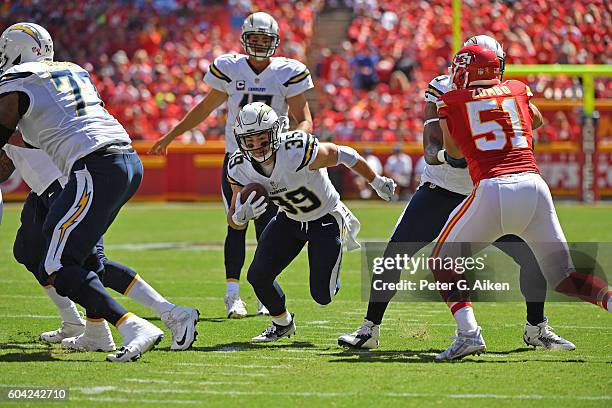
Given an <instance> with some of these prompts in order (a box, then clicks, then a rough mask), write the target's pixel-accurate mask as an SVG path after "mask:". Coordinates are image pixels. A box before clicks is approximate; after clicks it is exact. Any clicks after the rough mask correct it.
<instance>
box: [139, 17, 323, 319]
mask: <svg viewBox="0 0 612 408" xmlns="http://www.w3.org/2000/svg"><path fill="white" fill-rule="evenodd" d="M279 32H280V30H279V26H278V23H277V22H276V20H274V18H272V16H270V15H269V14H267V13H263V12H258V13H253V14H251V15H250V16H248V17H247V18H246V19H245V20H244V23H243V25H242V33H241V36H240V41H241V43H242V46H243V48H244V52H245V54H224V55H221V56H219V57H218V58H216V59H215V60H214V62H213V63H212V64H211V65H210V67H209V69H208V72H207V73H206V75H205V76H204V81H205V82H206V83H207V84H208V85H209V86H210V87H211V88H212V89H211V90H210V92H209V93H208V94H207V95H206V96H205V97H204V99H202V101H201V102H199V103H198V104H197V105H196V106H195V107H194V108H193V109H192V110H191V111H190V112H189V113H188V114H187V115H186V116H185V117H184V118H183V120H181V122H180V123H178V124H177V125H176V126H175V127H174V129H172V130H171V131H170V132H168V134H166V135H165V136H164V137H162V138H161V139H159V140H158V141H157V142H156V143H155V144H154V145H153V147H152V148H151V153H154V154H165V152H166V150H167V148H168V145H169V144H170V143H171V142H172V141H173V140H174V139H175V138H177V137H178V136H179V135H181V134H183V133H184V132H187V131H189V130H191V129H193V128H194V127H196V126H197V125H198V124H200V123H201V122H202V121H204V120H205V119H206V118H207V117H208V115H210V113H211V112H212V111H213V110H215V109H216V108H218V107H219V106H220V105H221V104H222V103H223V102H227V119H226V123H225V160H224V162H223V171H222V172H221V193H222V198H223V203H224V204H225V210H226V211H227V210H228V208H229V202H230V200H231V198H232V189H231V187H230V185H229V183H228V182H227V163H228V161H229V156H230V155H231V154H232V153H234V152H235V151H236V150H237V149H238V146H237V145H236V139H235V138H234V132H233V129H232V127H233V124H234V120H235V119H236V116H237V115H238V112H239V111H240V109H241V108H242V107H243V106H245V105H246V104H248V103H251V102H263V103H265V104H267V105H268V106H271V107H272V109H274V110H275V111H276V114H277V115H279V116H287V115H288V114H289V116H291V117H293V119H294V120H295V122H296V124H297V125H296V127H295V129H297V130H302V131H304V132H311V131H312V116H311V114H310V108H309V107H308V102H307V101H306V97H305V95H304V93H305V92H306V91H307V90H309V89H311V88H313V86H314V85H313V83H312V78H311V76H310V72H309V71H308V68H306V66H305V65H304V64H303V63H301V62H299V61H296V60H294V59H290V58H284V57H273V55H274V53H275V52H276V49H277V47H278V45H279V43H280V37H279ZM275 213H276V207H275V206H274V205H270V206H268V211H267V212H266V213H265V214H263V215H262V216H261V217H258V218H257V219H256V220H255V221H254V223H255V232H256V237H257V238H259V236H260V235H261V233H262V232H263V230H264V228H265V227H266V225H267V224H268V222H269V221H270V219H271V218H272V217H273V216H274V214H275ZM247 226H248V224H247V225H244V226H242V227H241V228H239V229H236V228H234V227H233V226H231V225H230V226H228V229H227V236H226V237H225V245H224V248H225V250H224V258H225V279H226V295H225V305H226V313H227V317H228V318H242V317H244V316H246V314H247V311H246V308H245V304H244V302H242V300H241V299H240V294H239V280H240V272H241V270H242V267H243V265H244V260H245V243H246V228H247ZM257 314H267V310H265V308H263V307H261V304H260V307H259V310H258V312H257Z"/></svg>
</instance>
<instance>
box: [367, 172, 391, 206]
mask: <svg viewBox="0 0 612 408" xmlns="http://www.w3.org/2000/svg"><path fill="white" fill-rule="evenodd" d="M370 185H371V186H372V188H373V189H374V191H376V194H378V196H379V197H380V198H382V199H383V200H385V201H390V200H391V198H393V194H395V187H396V184H395V181H393V180H392V179H390V178H389V177H385V176H379V175H377V176H376V177H374V180H372V182H371V183H370Z"/></svg>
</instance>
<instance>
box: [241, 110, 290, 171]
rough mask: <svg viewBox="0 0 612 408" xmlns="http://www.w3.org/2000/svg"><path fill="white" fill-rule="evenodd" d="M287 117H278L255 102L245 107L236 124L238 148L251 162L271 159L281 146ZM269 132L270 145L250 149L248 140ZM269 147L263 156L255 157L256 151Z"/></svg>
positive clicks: (272, 111)
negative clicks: (281, 137)
mask: <svg viewBox="0 0 612 408" xmlns="http://www.w3.org/2000/svg"><path fill="white" fill-rule="evenodd" d="M285 121H286V118H285V117H280V118H279V117H278V115H277V114H276V112H275V111H274V109H272V108H271V107H269V106H268V105H266V104H265V103H262V102H253V103H249V104H248V105H244V107H243V108H242V109H240V112H238V116H237V117H236V122H234V136H235V137H236V142H237V143H238V148H239V149H240V151H241V152H242V154H243V155H244V157H245V158H246V159H247V160H249V161H253V160H254V161H256V162H259V163H262V162H265V161H266V160H268V159H270V158H271V157H272V155H273V154H274V152H276V151H277V150H278V147H279V145H280V134H281V132H282V130H283V128H284V126H285ZM264 132H268V144H267V145H263V146H257V147H250V146H249V145H248V144H247V141H246V138H247V137H249V136H254V135H258V134H260V133H264ZM267 146H269V147H270V149H269V150H268V151H266V152H265V153H264V154H263V155H261V156H255V155H254V154H253V152H254V151H256V150H259V149H261V148H262V147H267Z"/></svg>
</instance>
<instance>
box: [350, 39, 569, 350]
mask: <svg viewBox="0 0 612 408" xmlns="http://www.w3.org/2000/svg"><path fill="white" fill-rule="evenodd" d="M470 44H480V45H483V46H485V47H487V48H489V49H491V50H493V51H495V53H496V54H497V56H498V58H499V60H500V67H501V69H500V70H501V73H502V75H503V69H504V66H505V53H504V50H503V49H502V47H501V45H500V44H499V43H498V42H497V41H496V40H495V39H494V38H492V37H489V36H486V35H478V36H475V37H471V38H470V39H468V40H467V41H466V42H465V44H464V45H470ZM450 85H451V83H450V77H449V76H448V75H440V76H438V77H436V78H434V79H433V80H432V81H431V82H430V83H429V86H428V88H427V90H426V91H425V102H426V104H425V118H424V130H423V150H424V154H425V161H426V163H427V165H426V166H425V169H424V171H423V174H422V176H421V184H420V186H419V189H418V190H417V192H416V193H415V195H414V196H413V197H412V199H411V201H410V203H408V206H407V207H406V209H405V210H404V212H403V213H402V215H401V216H400V219H399V220H398V222H397V224H396V226H395V228H394V230H393V233H392V235H391V239H390V242H392V243H399V242H402V243H405V244H406V248H407V249H408V255H414V254H415V253H416V252H417V251H419V250H420V249H421V248H423V247H424V246H425V245H426V244H427V243H429V242H432V241H433V240H434V239H435V238H436V237H437V236H438V235H439V233H440V231H441V230H442V227H444V224H445V223H446V220H447V219H448V217H449V215H450V214H451V212H452V211H453V210H454V209H455V208H456V207H457V206H458V205H459V204H461V202H462V201H463V200H464V199H465V197H466V196H468V195H469V194H470V192H471V191H472V188H473V184H472V180H471V178H470V175H469V173H468V171H467V168H466V167H467V163H466V162H465V160H464V159H460V160H457V159H454V158H453V157H450V156H449V155H448V154H447V153H446V151H445V150H444V149H443V148H442V145H443V140H442V139H443V137H442V130H441V129H440V125H439V124H438V110H437V107H436V102H437V101H438V99H439V97H440V96H441V95H443V94H445V93H446V92H447V91H448V90H449V87H450ZM496 244H499V245H496ZM494 245H496V246H498V247H499V248H500V249H501V250H502V251H504V252H506V253H507V254H508V255H509V256H511V257H512V258H513V259H514V260H515V261H516V263H517V264H519V265H520V267H521V275H520V283H521V291H522V292H523V295H524V297H525V299H526V305H527V323H526V324H525V331H524V335H523V341H524V342H525V343H526V344H527V345H530V346H534V347H535V346H542V347H544V348H547V349H556V350H574V349H575V346H574V344H573V343H571V342H570V341H568V340H566V339H564V338H562V337H560V336H558V335H557V334H556V333H555V332H554V331H553V330H552V328H551V327H550V326H549V325H548V319H547V318H546V316H545V315H544V300H545V298H546V280H545V279H544V276H543V275H542V273H541V271H540V268H539V266H538V262H537V261H536V259H535V256H534V255H533V253H532V251H531V249H530V248H529V246H528V245H527V244H525V242H524V241H523V240H521V239H520V238H519V237H517V236H515V235H506V236H504V237H502V238H500V239H499V240H498V241H497V242H496V243H495V244H494ZM389 251H392V249H390V248H389ZM386 255H387V256H388V255H390V254H386ZM391 256H392V255H391ZM381 276H382V279H384V280H385V281H389V282H397V281H399V279H400V271H397V270H396V271H389V273H388V274H383V275H381ZM381 276H377V277H376V279H381ZM394 294H395V291H385V292H383V291H375V290H373V289H372V290H371V293H370V302H369V304H368V311H367V313H366V317H365V320H364V322H363V324H362V325H361V326H360V327H359V328H358V329H357V330H356V331H355V332H353V333H350V334H344V335H342V336H340V338H339V339H338V344H339V345H341V346H346V347H352V348H376V347H378V346H379V338H380V324H381V323H382V319H383V316H384V313H385V311H386V309H387V306H388V305H389V302H390V301H391V298H392V297H393V295H394ZM456 312H459V313H461V310H460V309H458V310H456Z"/></svg>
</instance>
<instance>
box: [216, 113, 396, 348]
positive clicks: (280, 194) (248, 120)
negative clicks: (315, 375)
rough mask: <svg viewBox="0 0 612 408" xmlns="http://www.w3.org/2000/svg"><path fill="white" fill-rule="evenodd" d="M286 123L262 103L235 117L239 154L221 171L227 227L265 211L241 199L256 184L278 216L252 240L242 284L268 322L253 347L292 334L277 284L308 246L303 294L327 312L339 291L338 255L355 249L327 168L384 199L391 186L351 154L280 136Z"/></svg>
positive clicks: (309, 139)
mask: <svg viewBox="0 0 612 408" xmlns="http://www.w3.org/2000/svg"><path fill="white" fill-rule="evenodd" d="M285 124H286V118H279V117H278V116H277V115H276V113H275V111H274V110H273V109H272V108H271V107H269V106H267V105H265V104H263V103H261V102H253V103H250V104H248V105H246V106H245V107H244V108H242V110H241V111H240V112H239V114H238V117H237V118H236V122H235V124H234V134H235V137H236V142H237V144H238V148H239V150H240V151H239V152H236V153H234V154H233V155H232V157H231V159H230V162H229V165H228V180H229V182H230V183H231V184H232V190H233V196H232V200H231V205H230V209H229V212H228V215H227V218H228V223H229V224H230V225H233V226H235V227H236V228H240V227H241V226H243V225H245V224H246V223H247V222H248V221H249V220H251V219H254V218H256V217H258V216H260V215H261V214H263V213H264V212H265V210H266V206H267V202H266V201H265V197H264V196H261V197H257V198H256V192H255V191H253V192H251V193H250V194H249V195H248V197H242V196H241V191H242V188H243V187H244V186H247V185H248V184H251V183H258V184H261V185H262V186H263V187H264V189H265V190H266V192H267V195H268V196H269V199H270V200H271V201H273V202H275V203H276V204H277V205H278V208H279V212H278V214H277V215H276V216H275V217H274V218H273V219H272V221H270V223H269V224H268V226H267V227H266V229H265V231H264V232H263V234H262V236H261V237H260V239H259V243H258V245H257V250H256V252H255V256H254V258H253V263H252V264H251V266H250V267H249V273H248V277H247V278H248V280H249V283H250V284H251V285H252V286H253V288H254V290H255V293H256V294H257V297H258V298H259V300H260V301H261V302H262V303H263V304H264V305H265V306H266V307H267V309H268V310H269V311H270V314H271V315H272V324H271V325H270V326H269V327H268V328H267V329H266V330H265V331H264V332H263V333H262V334H260V335H259V336H256V337H254V338H253V341H254V342H270V341H276V340H278V339H279V338H281V337H285V336H286V337H289V336H291V335H292V334H293V333H294V332H295V324H294V322H293V315H292V314H290V313H289V312H288V311H287V308H286V307H285V297H284V295H283V293H282V290H281V288H280V286H279V285H278V283H277V282H276V280H275V279H276V277H277V276H278V275H279V274H280V273H281V272H282V271H283V270H284V269H285V268H286V267H287V266H288V265H289V264H290V263H291V261H293V259H294V258H295V257H296V256H297V255H298V254H299V253H300V251H301V249H302V248H303V247H304V245H305V244H306V243H308V260H309V265H310V293H311V295H312V297H313V299H314V300H315V301H316V302H317V303H319V304H321V305H326V304H328V303H330V302H331V301H332V299H333V298H334V296H335V294H336V292H337V291H338V289H339V287H340V286H339V272H340V264H341V260H342V248H343V245H344V244H346V246H347V249H354V248H357V247H358V244H357V242H356V240H355V238H356V235H357V233H358V231H359V227H360V226H359V222H358V221H357V219H356V218H355V216H353V214H352V213H351V212H350V211H349V209H348V208H347V207H346V206H345V205H344V204H343V203H342V202H341V201H340V197H339V195H338V192H337V191H336V190H335V189H334V187H333V186H332V184H331V182H330V180H329V177H328V176H327V170H326V168H327V167H331V166H336V165H339V164H344V165H345V166H347V167H349V168H351V169H352V170H353V171H355V172H356V173H357V174H359V175H361V176H363V177H365V178H366V179H367V180H368V181H369V182H370V184H371V185H372V187H373V188H374V190H375V191H376V192H377V193H378V195H379V196H380V197H381V198H383V199H384V200H387V201H388V200H390V199H391V197H392V196H393V193H394V190H395V183H394V182H393V180H391V179H389V178H386V177H382V176H380V175H378V174H376V173H375V172H374V171H373V170H372V168H371V167H370V166H369V164H368V163H367V162H366V161H365V160H364V159H363V158H362V157H361V156H359V154H358V153H357V152H356V151H355V150H354V149H352V148H350V147H347V146H337V145H335V144H333V143H318V141H317V139H316V137H315V136H313V135H311V134H309V133H306V132H302V131H293V132H287V133H282V129H283V128H284V127H285Z"/></svg>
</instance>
